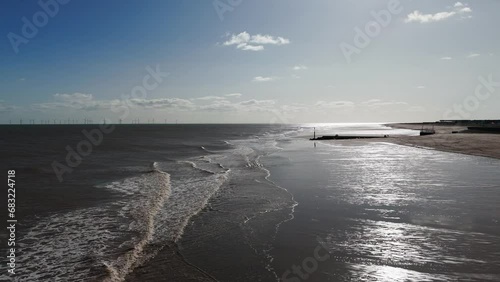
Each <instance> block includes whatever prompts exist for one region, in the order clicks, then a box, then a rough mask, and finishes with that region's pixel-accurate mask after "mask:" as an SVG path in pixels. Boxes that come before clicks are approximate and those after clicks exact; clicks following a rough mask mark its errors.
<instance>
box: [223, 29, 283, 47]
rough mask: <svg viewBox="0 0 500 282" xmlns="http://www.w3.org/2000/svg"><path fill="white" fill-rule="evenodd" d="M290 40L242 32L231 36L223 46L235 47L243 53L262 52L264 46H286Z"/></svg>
mask: <svg viewBox="0 0 500 282" xmlns="http://www.w3.org/2000/svg"><path fill="white" fill-rule="evenodd" d="M286 44H290V40H289V39H286V38H283V37H280V36H278V37H274V36H271V35H262V34H256V35H250V34H249V33H248V32H246V31H244V32H241V33H239V34H232V35H231V38H230V39H228V40H227V41H225V42H224V43H223V45H224V46H232V45H236V48H237V49H239V50H243V51H262V50H264V45H277V46H280V45H286Z"/></svg>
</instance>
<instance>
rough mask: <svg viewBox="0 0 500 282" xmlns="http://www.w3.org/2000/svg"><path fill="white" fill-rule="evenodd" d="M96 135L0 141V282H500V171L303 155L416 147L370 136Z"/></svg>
mask: <svg viewBox="0 0 500 282" xmlns="http://www.w3.org/2000/svg"><path fill="white" fill-rule="evenodd" d="M109 126H110V125H108V127H109ZM98 130H100V125H3V126H0V132H1V135H0V136H1V137H0V155H1V156H2V163H1V166H2V168H3V169H2V171H4V174H5V177H7V170H15V172H16V218H17V228H16V254H17V255H16V274H15V275H10V274H8V273H7V272H6V271H3V272H2V273H0V280H2V281H3V280H5V281H231V282H232V281H289V282H300V281H458V280H461V281H500V222H499V221H500V205H499V203H500V174H499V173H498V172H499V171H500V160H497V159H492V158H486V157H477V156H469V155H462V154H455V153H448V152H440V151H436V150H432V149H430V148H416V147H408V146H402V145H396V144H392V143H390V142H387V141H386V139H384V138H381V139H371V140H343V141H335V140H329V141H311V140H309V138H311V137H312V136H313V132H314V131H316V134H317V135H333V134H339V135H359V136H362V135H367V136H368V135H369V136H374V135H377V136H383V135H389V136H397V135H418V132H416V131H412V130H405V129H393V128H389V127H387V126H384V125H383V124H376V123H371V124H365V123H363V124H287V125H282V124H144V125H139V124H131V125H114V127H113V130H112V131H111V132H107V133H106V132H102V131H101V132H100V133H97V132H98ZM89 133H91V134H90V136H94V140H89V137H88V136H89ZM92 134H94V135H92ZM99 134H101V135H99ZM100 136H102V138H100ZM96 140H97V141H99V142H91V141H96ZM94 143H95V144H94ZM71 152H72V153H71ZM75 152H76V153H78V152H84V154H80V153H78V156H77V157H75V154H76V153H75ZM68 156H69V157H68ZM58 175H59V177H58ZM4 190H7V189H4ZM5 194H6V191H5ZM4 202H6V201H4ZM4 204H5V203H4ZM4 204H2V210H6V208H3V205H4ZM5 214H6V212H5ZM5 217H6V216H5ZM4 230H5V229H4ZM1 236H2V237H1V238H0V239H1V246H0V248H1V250H2V253H3V254H5V255H4V256H2V257H4V261H5V263H6V262H7V259H5V257H6V254H7V234H6V233H1ZM3 250H5V251H3ZM5 263H3V265H5ZM2 269H5V268H3V267H2Z"/></svg>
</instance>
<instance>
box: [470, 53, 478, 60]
mask: <svg viewBox="0 0 500 282" xmlns="http://www.w3.org/2000/svg"><path fill="white" fill-rule="evenodd" d="M479 56H481V54H478V53H472V54H470V55H469V56H467V58H469V59H470V58H475V57H479Z"/></svg>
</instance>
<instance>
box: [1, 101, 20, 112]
mask: <svg viewBox="0 0 500 282" xmlns="http://www.w3.org/2000/svg"><path fill="white" fill-rule="evenodd" d="M15 108H16V107H14V106H11V105H7V104H6V103H5V102H4V101H2V100H0V113H6V112H10V111H12V110H14V109H15Z"/></svg>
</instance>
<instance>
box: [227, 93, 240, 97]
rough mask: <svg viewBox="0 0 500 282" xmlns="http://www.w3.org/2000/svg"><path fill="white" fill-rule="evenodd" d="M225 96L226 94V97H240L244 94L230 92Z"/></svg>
mask: <svg viewBox="0 0 500 282" xmlns="http://www.w3.org/2000/svg"><path fill="white" fill-rule="evenodd" d="M224 96H226V97H235V98H240V97H241V96H243V94H241V93H230V94H226V95H224Z"/></svg>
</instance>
